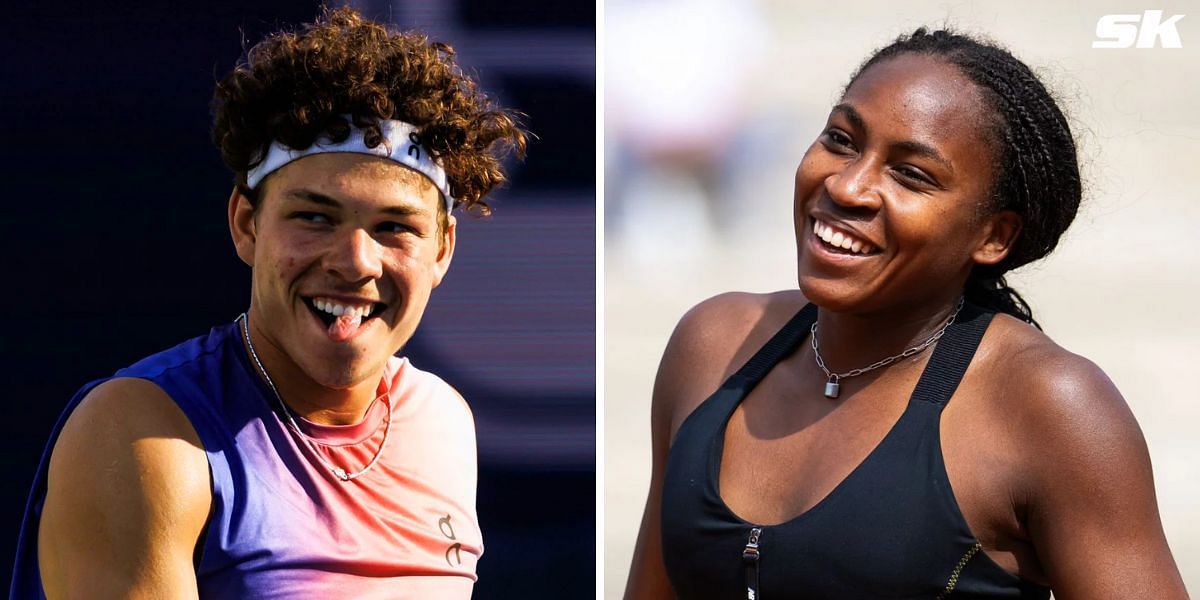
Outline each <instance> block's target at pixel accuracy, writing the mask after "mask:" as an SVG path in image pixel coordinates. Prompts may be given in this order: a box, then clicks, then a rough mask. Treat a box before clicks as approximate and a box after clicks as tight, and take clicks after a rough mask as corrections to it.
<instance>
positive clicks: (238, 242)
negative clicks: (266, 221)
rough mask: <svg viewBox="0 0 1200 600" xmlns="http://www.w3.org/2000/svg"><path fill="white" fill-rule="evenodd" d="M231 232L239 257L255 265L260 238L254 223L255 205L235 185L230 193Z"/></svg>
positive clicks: (248, 263) (250, 264)
mask: <svg viewBox="0 0 1200 600" xmlns="http://www.w3.org/2000/svg"><path fill="white" fill-rule="evenodd" d="M229 234H230V235H231V236H232V237H233V247H234V249H235V250H237V255H238V258H240V259H242V262H244V263H246V264H247V265H249V266H251V267H253V266H254V243H255V241H256V240H257V239H258V236H257V232H256V230H255V223H254V205H253V204H251V203H250V199H249V198H247V197H246V195H245V194H243V193H242V190H241V188H239V187H237V186H234V187H233V193H232V194H230V195H229Z"/></svg>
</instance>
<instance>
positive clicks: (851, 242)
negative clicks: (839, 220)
mask: <svg viewBox="0 0 1200 600" xmlns="http://www.w3.org/2000/svg"><path fill="white" fill-rule="evenodd" d="M813 234H815V235H816V236H817V237H819V238H821V239H822V240H824V242H825V243H826V244H829V245H830V246H833V247H835V248H841V249H843V250H849V251H850V252H853V253H855V254H870V253H872V252H874V251H875V246H872V245H871V244H870V243H869V242H867V241H864V240H860V239H858V238H855V237H852V236H851V235H850V234H849V233H846V232H844V231H838V230H836V229H834V228H833V227H831V226H829V225H826V224H825V223H822V222H820V221H818V220H816V219H813Z"/></svg>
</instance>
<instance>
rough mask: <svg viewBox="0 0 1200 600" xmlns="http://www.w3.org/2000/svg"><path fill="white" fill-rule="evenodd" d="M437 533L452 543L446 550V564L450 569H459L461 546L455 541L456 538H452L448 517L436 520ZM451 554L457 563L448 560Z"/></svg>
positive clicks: (451, 526)
mask: <svg viewBox="0 0 1200 600" xmlns="http://www.w3.org/2000/svg"><path fill="white" fill-rule="evenodd" d="M438 531H440V532H441V533H442V535H443V536H445V537H446V538H447V539H449V540H451V541H454V543H453V544H451V545H450V546H449V547H448V548H446V564H448V565H450V566H451V567H461V566H462V544H461V543H460V542H458V541H457V540H458V538H456V537H454V525H451V524H450V515H446V516H444V517H442V518H440V519H438ZM451 552H453V553H454V560H455V561H457V563H455V562H452V561H451V560H450V553H451Z"/></svg>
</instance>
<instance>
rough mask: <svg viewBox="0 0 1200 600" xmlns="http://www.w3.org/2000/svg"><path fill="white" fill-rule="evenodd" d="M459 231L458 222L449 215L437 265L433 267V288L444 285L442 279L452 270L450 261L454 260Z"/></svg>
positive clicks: (440, 244)
mask: <svg viewBox="0 0 1200 600" xmlns="http://www.w3.org/2000/svg"><path fill="white" fill-rule="evenodd" d="M457 231H458V220H457V219H455V218H454V215H447V216H446V228H445V231H443V232H442V239H441V240H440V243H439V244H438V257H437V263H436V264H435V265H434V267H433V268H434V272H433V287H437V286H438V285H440V284H441V283H442V278H443V277H445V276H446V271H448V270H449V269H450V259H452V258H454V239H455V234H456V232H457Z"/></svg>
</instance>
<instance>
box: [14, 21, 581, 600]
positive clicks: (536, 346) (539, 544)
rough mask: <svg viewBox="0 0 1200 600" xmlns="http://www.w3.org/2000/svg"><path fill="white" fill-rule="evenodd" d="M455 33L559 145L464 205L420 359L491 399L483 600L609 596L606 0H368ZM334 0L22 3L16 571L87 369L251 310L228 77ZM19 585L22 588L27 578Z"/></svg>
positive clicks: (18, 40)
mask: <svg viewBox="0 0 1200 600" xmlns="http://www.w3.org/2000/svg"><path fill="white" fill-rule="evenodd" d="M352 5H354V6H355V7H356V8H358V9H360V10H361V11H362V12H363V13H364V14H366V15H367V16H370V17H374V18H377V19H381V20H386V21H390V22H393V23H396V24H397V25H398V26H400V27H401V28H404V29H408V28H415V29H422V30H424V31H426V32H427V33H429V34H430V37H431V38H432V39H435V40H441V41H445V42H448V43H450V44H451V45H452V46H453V47H454V48H455V49H456V51H457V53H458V56H459V60H460V62H461V63H462V64H463V65H464V66H465V67H466V68H468V69H469V70H472V71H474V72H475V73H476V74H477V75H478V76H479V77H480V79H481V80H482V83H483V87H484V88H485V89H487V90H489V91H491V92H492V93H494V94H495V95H496V96H497V97H498V99H499V100H500V102H501V104H503V105H505V106H510V107H514V108H517V109H519V110H521V111H522V112H524V113H526V114H527V115H528V119H527V125H528V127H529V128H530V129H531V130H532V131H533V132H534V133H536V134H537V136H538V138H537V140H536V141H534V142H533V143H532V144H531V145H530V148H529V157H528V159H527V160H526V161H525V162H524V163H514V164H512V165H510V168H511V172H512V174H513V178H512V182H511V184H510V185H509V186H508V187H507V188H506V189H504V190H501V191H500V192H499V193H498V194H496V195H495V196H494V197H493V206H494V207H495V214H494V216H492V217H490V218H486V219H477V218H474V217H471V216H460V217H459V223H460V229H459V246H458V249H457V251H456V254H455V260H454V265H453V267H452V268H451V271H450V274H449V276H448V277H447V279H446V281H445V283H444V284H443V285H442V287H440V288H439V289H438V290H436V291H435V293H434V297H433V300H432V301H431V303H430V309H429V311H428V312H427V314H426V316H425V320H424V322H423V324H422V326H421V329H420V331H419V332H418V335H417V337H416V338H415V339H414V340H413V341H412V342H411V343H410V345H409V347H407V348H406V349H405V350H404V353H405V354H407V355H408V356H410V357H411V358H412V360H413V362H414V363H415V364H417V365H418V366H420V367H422V368H424V369H428V370H431V371H434V372H436V373H438V374H440V375H441V376H442V377H443V378H444V379H446V380H447V381H449V382H450V383H451V384H453V385H454V386H455V387H457V388H458V389H459V390H460V391H462V393H463V395H464V396H465V397H466V398H467V399H468V400H469V402H470V403H471V405H472V408H473V410H474V412H475V417H476V421H477V426H478V436H479V453H480V482H479V497H478V510H479V518H480V522H481V524H482V526H483V531H484V539H485V546H486V552H485V554H484V557H483V560H482V561H481V562H480V565H479V577H480V580H479V582H478V583H477V584H476V587H475V597H476V598H484V599H486V598H523V597H555V598H561V597H570V598H574V597H591V596H593V595H594V593H595V591H594V590H595V585H596V582H595V543H596V541H595V512H594V511H595V505H596V503H595V414H596V412H595V358H596V357H595V347H596V340H595V281H596V271H595V269H596V267H595V248H596V238H595V161H596V156H595V148H596V138H595V106H596V99H595V10H596V9H595V6H594V4H589V3H569V2H568V3H564V2H551V1H549V0H507V1H505V2H499V1H498V0H438V1H436V2H418V1H396V2H354V3H352ZM318 11H319V7H318V4H317V3H315V2H296V1H292V0H289V1H283V0H273V1H270V2H254V3H244V2H233V1H231V0H206V1H204V2H197V1H183V2H178V1H174V2H166V1H164V0H155V1H152V2H136V3H129V4H126V5H116V4H114V5H112V6H106V7H101V5H100V3H93V2H80V1H68V2H31V3H11V4H9V5H7V6H6V8H5V9H4V11H3V13H4V22H3V24H0V50H2V54H0V57H2V58H0V73H2V78H0V109H2V111H3V112H2V113H0V128H2V129H0V142H2V143H0V147H2V148H3V149H2V150H0V152H2V153H3V154H0V172H2V173H3V175H4V181H3V185H4V187H3V190H4V196H5V198H4V206H3V209H2V210H0V225H2V226H3V230H2V231H0V249H2V250H3V251H4V256H6V257H7V258H6V259H4V261H3V265H4V267H5V269H4V272H3V281H4V282H5V286H4V289H5V292H6V293H4V294H0V296H2V297H3V305H4V308H5V314H7V315H8V318H9V321H8V323H7V324H6V326H5V327H4V328H3V333H0V360H2V363H0V364H2V365H3V368H2V370H0V372H2V373H3V375H4V377H5V383H6V385H5V389H6V392H7V397H5V398H4V399H3V402H0V472H2V473H3V475H4V480H5V484H4V485H3V486H2V490H0V564H3V565H5V567H6V571H5V573H6V574H10V573H11V566H12V559H13V553H14V547H15V545H16V538H17V530H18V527H19V526H20V519H21V514H22V512H23V510H24V503H25V500H26V495H27V492H28V489H29V486H30V483H31V481H32V478H33V474H34V470H35V468H36V464H37V462H38V459H39V457H40V454H41V452H42V448H43V446H44V444H45V442H46V439H47V435H48V433H49V431H50V428H51V426H52V425H53V422H54V420H55V419H56V418H57V416H58V414H59V412H60V410H61V409H62V407H63V405H64V404H65V403H66V402H67V400H68V399H69V398H70V397H71V395H72V394H73V393H74V391H75V390H76V389H77V388H79V387H80V386H81V385H82V384H84V383H85V382H87V381H89V380H91V379H95V378H98V377H104V376H107V375H110V374H111V373H112V372H113V371H115V370H116V369H118V368H120V367H122V366H125V365H128V364H130V363H132V362H134V361H135V360H137V359H138V358H140V357H142V356H145V355H148V354H151V353H153V352H156V351H159V350H162V349H165V348H168V347H170V346H173V345H174V344H176V343H178V342H181V341H183V340H185V339H187V338H190V337H194V336H197V335H201V334H203V333H206V332H207V331H208V329H209V328H210V327H211V326H213V325H215V324H219V323H222V322H226V321H228V320H230V319H232V318H233V317H234V316H236V315H237V314H238V313H240V312H242V311H243V310H245V308H246V307H247V305H248V298H249V282H250V278H249V270H248V269H247V268H246V267H245V266H244V265H243V264H242V263H241V262H239V261H238V260H237V258H236V256H235V255H234V252H233V247H232V244H231V243H230V241H229V233H228V229H227V226H226V221H225V202H226V199H227V198H228V195H229V190H230V183H231V175H230V173H229V172H228V171H227V170H226V169H225V168H224V166H223V165H222V164H221V161H220V158H219V155H218V153H217V151H216V150H215V149H214V148H213V147H212V146H211V144H210V143H209V139H208V128H209V114H208V102H209V99H210V97H211V94H212V89H213V85H214V83H215V82H216V80H217V79H218V78H219V77H220V76H222V75H223V74H224V73H225V72H227V71H228V70H229V69H230V68H231V67H232V66H233V65H234V63H235V61H236V60H237V59H238V57H239V55H240V54H241V53H242V50H243V43H246V44H248V45H249V44H253V43H254V42H256V41H258V40H259V39H260V38H261V37H262V36H263V35H264V34H266V33H269V32H271V31H275V30H277V29H279V28H281V27H286V26H292V25H295V24H298V23H302V22H304V21H308V20H311V19H312V18H313V17H314V16H315V15H316V14H317V12H318ZM7 583H8V580H7V579H5V580H4V588H3V589H7Z"/></svg>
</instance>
